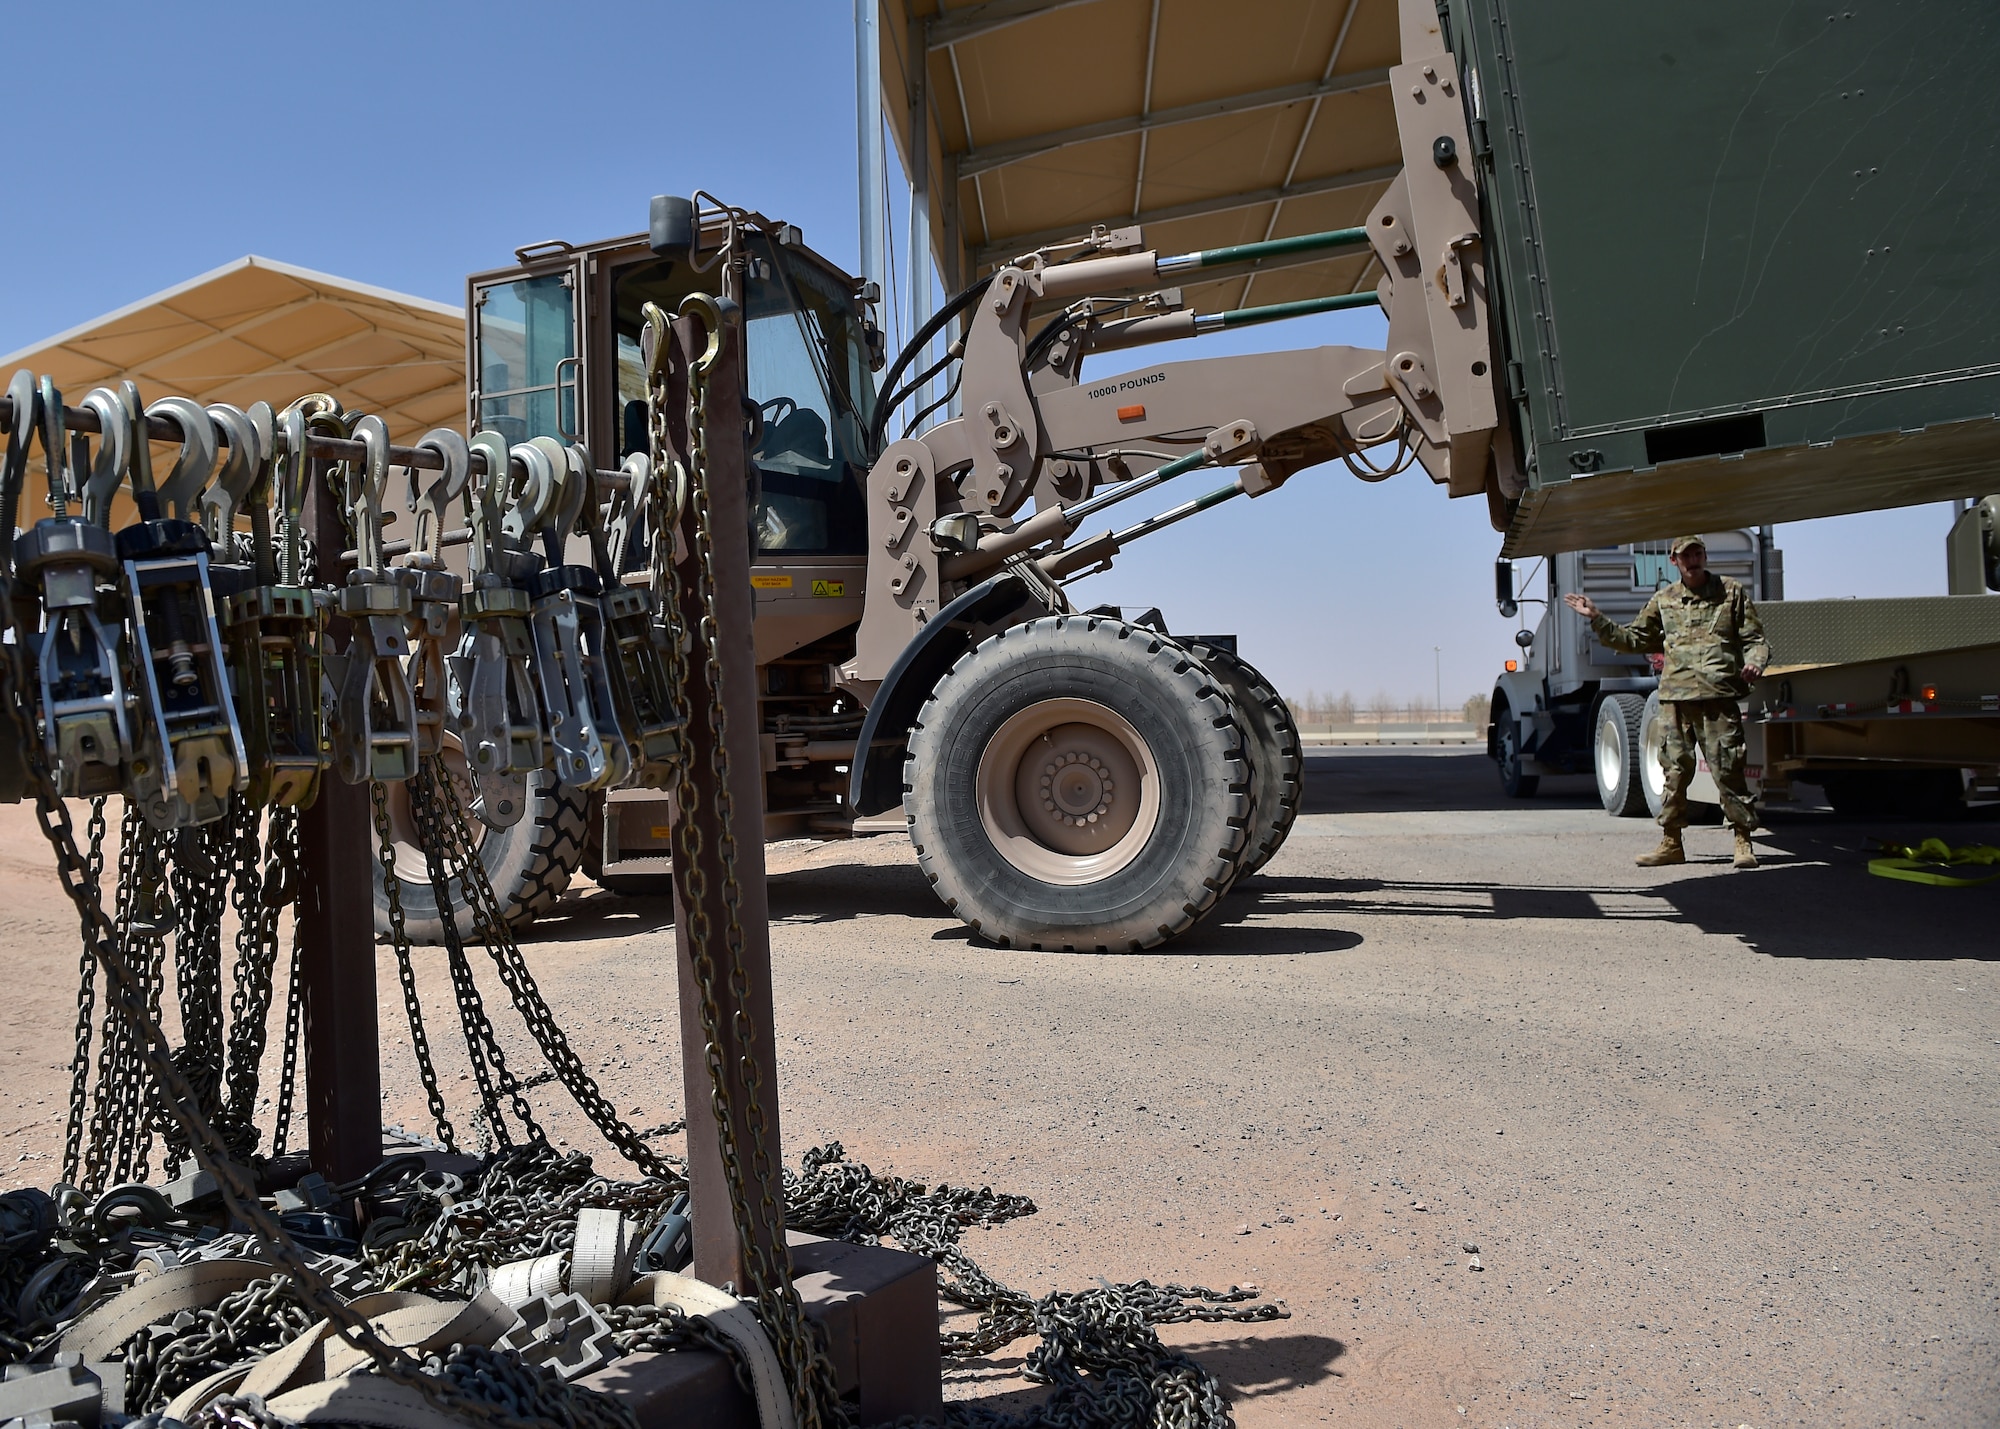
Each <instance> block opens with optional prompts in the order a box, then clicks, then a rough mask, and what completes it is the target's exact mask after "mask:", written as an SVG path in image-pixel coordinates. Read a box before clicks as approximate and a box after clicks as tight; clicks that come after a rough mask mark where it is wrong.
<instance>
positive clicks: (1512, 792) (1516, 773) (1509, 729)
mask: <svg viewBox="0 0 2000 1429" xmlns="http://www.w3.org/2000/svg"><path fill="white" fill-rule="evenodd" d="M1493 722H1494V723H1495V724H1496V725H1498V726H1499V727H1500V754H1499V760H1498V762H1499V765H1500V790H1501V792H1502V793H1504V794H1505V795H1506V796H1507V797H1508V798H1510V799H1532V798H1534V797H1535V790H1537V789H1539V788H1540V787H1541V784H1542V776H1541V775H1539V774H1524V773H1522V772H1521V726H1520V724H1519V723H1517V722H1516V721H1515V719H1514V711H1513V710H1512V709H1510V708H1509V707H1507V706H1505V705H1502V706H1501V707H1500V708H1499V710H1497V711H1496V712H1495V713H1494V716H1493Z"/></svg>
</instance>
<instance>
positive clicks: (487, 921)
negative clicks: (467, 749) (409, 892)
mask: <svg viewBox="0 0 2000 1429" xmlns="http://www.w3.org/2000/svg"><path fill="white" fill-rule="evenodd" d="M410 805H411V808H412V809H413V810H421V811H422V812H420V813H419V814H418V825H419V830H420V832H422V833H423V835H424V839H425V846H426V847H427V848H431V847H435V848H437V849H438V850H439V852H440V854H441V855H442V856H443V857H444V859H445V861H446V862H447V863H450V864H453V865H455V867H456V870H457V873H458V882H459V888H460V890H461V891H462V892H463V893H464V895H465V903H466V907H467V908H468V909H469V910H470V911H471V913H472V918H473V926H474V927H475V929H477V931H478V933H479V935H480V936H481V938H483V939H484V940H485V943H486V949H487V952H488V953H489V954H491V956H492V958H493V966H494V967H495V968H496V969H497V970H498V971H499V974H500V981H501V982H502V983H503V984H504V985H505V986H506V988H507V993H508V995H509V996H510V997H511V998H512V999H513V1001H514V1008H515V1010H516V1011H517V1012H519V1013H520V1014H521V1020H522V1021H523V1022H525V1023H527V1024H528V1031H529V1032H530V1033H532V1034H533V1035H534V1039H535V1045H536V1046H537V1047H539V1048H541V1052H542V1056H543V1057H544V1058H546V1059H547V1061H548V1064H549V1067H550V1068H551V1070H553V1071H554V1072H555V1074H556V1078H557V1080H559V1081H560V1082H561V1083H562V1084H563V1089H564V1090H565V1091H567V1092H568V1093H569V1094H570V1096H571V1098H572V1099H573V1100H574V1101H575V1102H576V1104H577V1106H578V1107H580V1108H582V1110H583V1113H584V1115H585V1116H587V1117H589V1118H590V1121H591V1124H592V1125H593V1126H595V1127H596V1128H597V1130H598V1133H599V1134H600V1135H601V1136H603V1137H604V1139H605V1140H606V1141H608V1142H610V1143H611V1145H612V1146H614V1147H615V1148H617V1151H618V1154H619V1155H621V1156H623V1157H624V1158H625V1159H626V1160H627V1161H629V1162H631V1163H632V1164H633V1165H634V1166H637V1167H638V1168H639V1169H640V1170H641V1171H643V1172H645V1173H646V1174H647V1175H649V1176H658V1175H661V1174H666V1173H670V1172H671V1167H670V1166H669V1165H668V1163H667V1162H666V1161H665V1160H664V1159H663V1158H662V1157H661V1155H660V1153H659V1152H657V1151H655V1150H654V1149H653V1148H652V1147H650V1146H648V1145H646V1143H645V1142H644V1141H643V1140H642V1139H641V1138H640V1137H639V1134H638V1133H637V1132H636V1131H634V1130H633V1129H632V1126H631V1124H630V1123H628V1122H627V1121H626V1120H625V1119H624V1118H623V1117H621V1116H619V1115H618V1109H617V1108H616V1107H614V1106H612V1105H611V1103H610V1102H609V1101H607V1100H605V1097H604V1093H603V1092H601V1091H600V1090H598V1086H597V1082H596V1080H595V1079H594V1078H593V1077H592V1076H591V1075H590V1073H589V1072H587V1071H586V1070H584V1065H583V1060H582V1059H581V1058H580V1057H578V1056H577V1055H576V1051H575V1049H574V1048H572V1047H571V1046H570V1044H569V1037H568V1035H567V1034H565V1033H564V1032H563V1030H562V1025H561V1024H560V1023H559V1022H557V1021H556V1019H555V1014H554V1013H553V1012H551V1011H550V1010H549V1005H548V1002H547V1000H546V999H544V998H543V996H542V993H541V989H540V988H539V987H537V986H536V984H535V977H534V974H533V973H531V972H530V971H529V970H528V962H527V959H526V958H524V957H522V956H521V948H520V945H519V944H518V943H516V942H515V941H514V930H513V929H512V928H510V927H509V926H508V925H507V919H506V916H505V914H504V913H503V912H502V910H501V908H500V900H499V899H498V898H496V897H495V896H494V894H493V885H492V884H491V883H490V882H489V881H488V880H487V877H486V866H485V865H484V864H483V863H481V862H480V860H479V851H478V848H477V847H476V845H475V844H474V843H473V840H472V830H471V828H470V826H469V825H468V824H467V823H466V821H465V810H464V809H463V808H462V807H461V806H460V804H459V802H458V800H457V799H456V798H455V797H453V795H452V792H451V785H450V781H449V779H448V777H447V775H446V773H445V769H444V764H443V761H442V760H441V759H440V757H439V756H437V755H427V756H425V758H424V759H423V760H422V761H421V762H420V764H419V767H418V771H417V778H415V779H414V780H412V781H411V784H410ZM426 820H428V821H429V822H428V825H427V824H426ZM439 904H440V906H442V907H449V906H450V903H449V901H448V900H446V899H443V898H440V899H439Z"/></svg>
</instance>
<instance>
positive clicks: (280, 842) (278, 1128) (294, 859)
mask: <svg viewBox="0 0 2000 1429" xmlns="http://www.w3.org/2000/svg"><path fill="white" fill-rule="evenodd" d="M273 817H274V820H275V819H276V818H277V816H275V815H274V816H273ZM271 845H272V862H273V864H274V865H275V866H276V867H277V868H278V869H279V870H280V872H281V873H282V875H283V878H284V883H285V887H286V888H287V889H288V890H289V897H288V898H287V900H286V901H287V902H289V903H290V904H291V907H292V956H291V960H290V966H289V968H288V969H287V971H286V973H285V1052H284V1060H283V1065H282V1066H281V1068H280V1069H279V1072H278V1110H277V1113H276V1115H275V1116H273V1117H272V1120H271V1155H273V1156H283V1155H284V1154H285V1141H286V1138H287V1137H288V1136H289V1135H290V1134H291V1129H292V1097H293V1094H294V1092H295V1091H296V1090H297V1088H298V1084H299V1041H300V1038H301V1036H302V1030H301V1027H300V1022H301V1020H302V1015H303V1010H304V1002H305V999H304V990H303V982H302V980H301V978H300V977H299V958H300V947H299V926H298V899H299V883H300V872H301V870H300V867H299V819H298V811H297V810H296V809H287V810H285V811H284V817H283V819H282V822H279V823H277V825H276V827H274V829H273V832H272V835H271ZM264 882H265V886H266V887H267V888H268V887H269V886H270V882H271V879H270V876H269V874H268V873H267V874H266V875H265V879H264ZM271 916H272V919H273V928H272V931H271V936H272V938H273V939H274V940H275V939H276V938H277V936H278V935H277V929H276V926H275V923H276V918H277V914H276V912H275V911H274V912H273V913H272V915H271Z"/></svg>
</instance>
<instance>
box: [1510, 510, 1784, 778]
mask: <svg viewBox="0 0 2000 1429" xmlns="http://www.w3.org/2000/svg"><path fill="white" fill-rule="evenodd" d="M1702 539H1703V542H1704V544H1706V545H1707V547H1708V568H1709V569H1710V570H1711V571H1714V572H1715V573H1717V574H1718V575H1724V576H1728V577H1730V578H1731V579H1733V580H1735V581H1737V582H1739V583H1740V584H1742V585H1743V586H1744V587H1745V588H1746V589H1747V590H1748V591H1749V592H1750V596H1751V599H1753V600H1757V601H1771V600H1777V599H1780V598H1782V596H1783V594H1784V553H1783V552H1782V551H1780V550H1778V549H1777V547H1776V546H1775V545H1774V544H1773V542H1772V539H1771V534H1770V530H1769V528H1759V529H1738V530H1728V531H1716V532H1712V533H1708V534H1706V535H1704V536H1703V538H1702ZM1667 546H1668V543H1667V542H1666V541H1635V542H1629V543H1627V544H1624V545H1618V546H1599V547H1593V548H1591V549H1589V550H1583V551H1564V552H1561V553H1559V554H1557V555H1554V556H1550V557H1547V558H1545V559H1544V560H1542V561H1539V562H1536V563H1534V564H1533V565H1530V566H1529V569H1528V571H1527V573H1526V575H1527V579H1526V581H1524V582H1523V585H1524V586H1527V587H1532V591H1530V590H1527V589H1522V590H1519V591H1517V589H1516V586H1515V582H1516V580H1517V575H1516V572H1515V567H1514V563H1513V562H1510V561H1502V562H1500V564H1499V567H1498V568H1497V582H1496V590H1495V594H1496V598H1497V600H1498V603H1499V606H1500V611H1501V614H1502V615H1504V616H1507V617H1509V618H1515V617H1518V616H1519V615H1520V612H1521V610H1522V609H1523V608H1524V607H1530V606H1535V605H1539V606H1540V607H1541V612H1540V618H1539V619H1538V620H1537V621H1536V623H1535V625H1534V627H1533V628H1532V630H1530V629H1529V628H1528V626H1527V625H1526V623H1525V620H1524V621H1523V624H1522V628H1521V629H1520V630H1519V631H1518V632H1517V633H1516V635H1515V637H1514V638H1515V643H1516V644H1517V645H1519V646H1520V648H1521V657H1520V658H1519V659H1518V660H1510V661H1508V662H1507V664H1508V669H1507V670H1506V671H1504V672H1503V673H1502V674H1501V675H1500V677H1499V679H1498V680H1497V681H1496V682H1495V683H1494V687H1493V696H1492V716H1491V722H1490V724H1489V725H1488V729H1487V753H1488V755H1489V756H1490V757H1491V758H1492V759H1493V760H1494V761H1495V763H1496V764H1497V766H1498V768H1499V772H1500V782H1501V787H1502V788H1503V789H1504V790H1505V791H1506V793H1507V795H1508V797H1510V798H1516V799H1526V798H1532V797H1533V796H1534V794H1535V792H1536V789H1537V788H1538V786H1539V785H1540V783H1541V778H1542V776H1543V775H1545V774H1549V775H1555V774H1580V773H1583V772H1585V771H1586V770H1588V771H1589V772H1591V773H1592V774H1594V775H1595V777H1596V780H1597V792H1598V796H1599V798H1600V799H1601V800H1602V801H1603V803H1604V807H1605V809H1606V811H1607V812H1609V813H1612V814H1614V815H1619V816H1624V815H1634V814H1640V813H1645V812H1646V811H1647V810H1648V809H1649V808H1651V809H1654V810H1657V808H1658V800H1659V792H1660V772H1659V766H1658V756H1657V752H1656V741H1653V740H1650V739H1649V738H1648V737H1647V731H1648V726H1649V723H1650V721H1651V719H1652V718H1653V717H1654V714H1655V712H1656V710H1657V707H1658V701H1657V700H1656V699H1655V698H1654V694H1655V691H1656V689H1657V687H1658V684H1659V681H1658V677H1657V673H1656V669H1657V667H1656V666H1655V663H1654V659H1653V657H1651V656H1647V655H1630V654H1626V653H1624V652H1623V651H1619V650H1612V649H1610V648H1608V647H1607V646H1605V645H1604V644H1603V643H1602V642H1601V641H1599V640H1598V639H1597V637H1596V636H1595V635H1593V634H1592V633H1591V629H1590V622H1589V621H1587V620H1585V619H1584V618H1583V617H1582V616H1580V615H1578V614H1577V613H1576V612H1575V611H1573V610H1571V609H1570V608H1569V607H1568V606H1567V605H1564V604H1563V602H1562V597H1563V595H1564V593H1565V592H1569V591H1576V592H1579V593H1581V594H1583V595H1587V596H1589V597H1590V598H1591V600H1592V601H1594V602H1596V604H1597V607H1598V609H1600V610H1602V611H1603V612H1604V613H1605V614H1606V615H1607V616H1609V617H1610V618H1611V619H1612V620H1614V621H1617V622H1618V623H1619V624H1621V625H1623V624H1629V623H1631V622H1632V621H1633V620H1634V619H1636V618H1637V617H1638V614H1639V612H1640V611H1641V610H1642V609H1644V608H1645V604H1646V602H1647V601H1648V600H1650V599H1651V598H1652V595H1653V592H1654V591H1656V590H1658V589H1659V588H1660V587H1661V586H1663V585H1666V584H1668V583H1669V582H1671V581H1674V580H1676V579H1678V578H1679V577H1678V575H1677V574H1676V572H1675V570H1674V567H1673V565H1672V564H1671V563H1670V562H1669V561H1668V559H1667ZM1649 754H1650V755H1651V762H1650V764H1649V763H1648V755H1649ZM1704 777H1705V774H1698V775H1697V781H1696V782H1697V787H1696V788H1695V789H1694V790H1693V791H1692V794H1693V796H1694V797H1696V798H1699V797H1700V794H1701V792H1702V790H1701V788H1700V784H1701V781H1702V779H1703V778H1704ZM1713 797H1714V796H1713V794H1712V793H1711V795H1710V798H1711V799H1712V798H1713Z"/></svg>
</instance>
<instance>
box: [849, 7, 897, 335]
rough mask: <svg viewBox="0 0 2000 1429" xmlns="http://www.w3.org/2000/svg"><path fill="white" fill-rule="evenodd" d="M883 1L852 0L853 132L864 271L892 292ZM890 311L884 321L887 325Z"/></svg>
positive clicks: (868, 276)
mask: <svg viewBox="0 0 2000 1429" xmlns="http://www.w3.org/2000/svg"><path fill="white" fill-rule="evenodd" d="M880 3H881V0H854V137H855V161H856V167H857V171H858V177H859V179H860V188H861V276H862V277H863V278H865V279H867V280H868V281H870V282H873V283H875V284H876V285H877V286H878V287H879V288H880V290H881V291H882V292H883V293H884V294H885V295H886V294H887V293H888V291H889V258H888V234H887V233H886V232H885V231H884V229H883V224H884V222H885V219H884V217H883V215H884V213H885V212H886V210H887V208H888V194H889V178H888V156H887V155H886V154H884V153H883V152H882V15H881V10H880ZM887 325H888V324H887V322H886V315H885V321H884V323H883V326H885V327H886V326H887Z"/></svg>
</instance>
